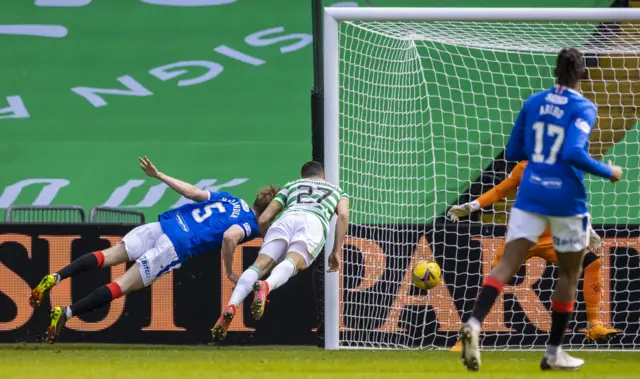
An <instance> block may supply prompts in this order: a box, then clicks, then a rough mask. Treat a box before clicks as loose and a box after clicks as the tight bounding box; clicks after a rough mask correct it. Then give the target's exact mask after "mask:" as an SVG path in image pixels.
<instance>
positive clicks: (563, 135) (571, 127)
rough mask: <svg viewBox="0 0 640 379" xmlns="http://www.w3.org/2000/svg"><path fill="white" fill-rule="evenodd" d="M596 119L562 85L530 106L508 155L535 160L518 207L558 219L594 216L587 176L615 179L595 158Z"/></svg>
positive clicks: (516, 129)
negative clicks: (593, 134)
mask: <svg viewBox="0 0 640 379" xmlns="http://www.w3.org/2000/svg"><path fill="white" fill-rule="evenodd" d="M596 116H597V108H596V106H595V105H594V104H593V103H592V102H591V101H590V100H589V99H587V98H585V97H583V96H582V95H581V94H580V93H578V92H576V91H574V90H572V89H568V88H566V87H564V86H560V85H556V86H554V87H553V88H551V89H549V90H546V91H542V92H538V93H535V94H533V95H532V96H531V97H529V99H527V101H525V103H524V105H523V106H522V110H521V111H520V114H519V115H518V118H517V119H516V121H515V124H514V126H513V131H512V133H511V137H510V139H509V143H508V144H507V149H506V151H505V157H506V159H507V160H512V161H521V160H528V161H529V164H528V165H527V168H526V169H525V171H524V174H523V176H522V181H521V183H520V187H519V190H518V194H517V196H516V202H515V204H514V207H516V208H518V209H522V210H524V211H529V212H534V213H538V214H542V215H546V216H555V217H569V216H578V215H584V214H586V213H588V211H589V210H588V207H587V192H586V189H585V187H584V173H583V172H585V171H586V172H588V173H591V174H593V175H597V176H601V177H603V178H609V177H610V176H611V169H610V168H609V166H608V165H606V164H604V163H602V162H600V161H597V160H595V159H594V158H592V157H591V156H590V155H589V150H588V149H589V135H590V134H591V131H592V130H593V126H594V124H595V122H596Z"/></svg>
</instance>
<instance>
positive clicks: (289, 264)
mask: <svg viewBox="0 0 640 379" xmlns="http://www.w3.org/2000/svg"><path fill="white" fill-rule="evenodd" d="M292 247H293V245H292ZM302 254H304V253H298V252H295V251H290V252H288V253H287V257H286V258H285V260H284V261H282V262H281V263H280V264H278V265H277V266H276V267H275V268H274V269H273V271H271V275H269V277H268V278H267V279H266V280H259V281H257V282H256V283H255V284H254V285H253V303H252V304H251V314H252V315H253V318H254V319H256V320H260V318H261V317H262V315H263V314H264V306H265V305H266V303H267V296H268V295H269V293H270V292H271V291H273V290H275V289H276V288H279V287H282V286H283V285H284V284H285V283H286V282H287V281H288V280H289V278H291V277H292V276H295V275H296V274H297V273H298V272H299V271H302V270H305V269H306V268H307V261H306V259H305V258H304V257H303V256H302Z"/></svg>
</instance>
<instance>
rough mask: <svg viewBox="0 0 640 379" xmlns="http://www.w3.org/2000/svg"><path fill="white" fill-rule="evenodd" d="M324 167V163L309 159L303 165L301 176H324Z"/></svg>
mask: <svg viewBox="0 0 640 379" xmlns="http://www.w3.org/2000/svg"><path fill="white" fill-rule="evenodd" d="M323 175H324V168H323V167H322V163H320V162H316V161H309V162H307V163H305V164H303V165H302V169H300V176H301V177H303V178H311V177H313V176H323Z"/></svg>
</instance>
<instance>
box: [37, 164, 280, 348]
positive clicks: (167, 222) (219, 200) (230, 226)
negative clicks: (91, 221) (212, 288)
mask: <svg viewBox="0 0 640 379" xmlns="http://www.w3.org/2000/svg"><path fill="white" fill-rule="evenodd" d="M139 159H140V168H141V169H142V170H143V171H144V173H145V174H147V175H148V176H150V177H153V178H157V179H159V180H161V181H162V182H164V183H166V184H167V185H168V186H169V187H171V188H172V189H173V190H174V191H176V192H177V193H179V194H180V195H182V196H184V197H186V198H188V199H191V200H193V201H195V203H191V204H185V205H183V206H181V207H179V208H176V209H172V210H170V211H167V212H165V213H163V214H161V215H159V216H158V221H157V222H152V223H148V224H145V225H140V226H138V227H136V228H135V229H133V230H132V231H130V232H129V233H127V235H126V236H124V238H123V240H122V241H121V242H120V243H118V244H116V245H114V246H112V247H110V248H108V249H106V250H104V251H96V252H94V253H91V254H86V255H83V256H82V257H80V258H78V259H76V260H75V261H73V262H71V264H69V265H68V266H66V267H64V268H62V269H61V270H60V271H58V272H56V273H53V274H50V275H47V276H45V277H44V278H43V279H42V280H41V281H40V284H38V286H37V287H36V288H34V289H33V291H32V292H31V297H30V299H29V303H30V304H31V306H33V307H34V308H35V307H37V306H39V305H40V303H41V302H42V298H43V297H44V296H45V294H46V293H47V292H48V291H49V290H51V289H52V288H53V287H54V286H55V285H56V284H58V283H59V282H60V281H61V280H64V279H66V278H69V277H72V276H74V275H77V274H80V273H82V272H85V271H89V270H92V269H97V268H100V267H110V266H113V265H117V264H120V263H123V262H126V261H136V263H134V265H133V266H131V268H130V269H129V270H127V272H125V273H124V274H123V275H122V276H121V277H119V278H118V279H116V280H115V281H113V282H111V283H109V284H107V285H106V286H102V287H100V288H98V289H96V290H95V291H93V292H92V293H91V294H90V295H89V296H87V297H85V298H84V299H81V300H79V301H77V302H75V303H73V304H71V305H69V306H62V307H60V306H56V307H54V308H53V310H52V311H51V324H50V325H49V328H48V331H47V341H48V342H49V343H54V342H55V340H56V338H57V337H58V335H59V334H60V331H61V330H62V328H63V327H64V325H65V323H66V322H67V321H69V319H71V318H72V317H74V316H78V315H81V314H83V313H86V312H89V311H91V310H94V309H97V308H100V307H102V306H104V305H106V304H109V303H111V302H112V301H113V300H115V299H117V298H119V297H120V296H122V295H125V294H127V293H129V292H132V291H137V290H139V289H142V288H144V287H148V286H150V285H151V284H153V282H155V281H156V279H158V278H159V277H160V276H162V275H163V274H166V273H167V272H170V271H172V270H174V269H177V268H179V267H180V265H181V264H182V263H183V262H184V261H186V260H187V259H189V258H191V257H194V256H197V255H200V254H202V253H204V252H207V251H212V250H214V251H217V250H221V253H222V257H223V260H224V265H225V267H226V269H227V273H228V275H229V279H231V280H232V281H234V282H235V281H237V277H236V276H235V274H233V272H232V270H231V267H232V261H233V252H234V250H235V247H236V246H237V245H238V244H240V243H242V242H246V241H250V240H252V239H254V238H255V237H257V236H258V234H259V233H260V229H259V226H258V223H257V219H258V217H259V216H260V214H261V213H262V212H263V211H264V210H265V208H267V206H268V205H269V203H270V202H271V201H272V200H273V198H274V197H275V195H276V194H277V192H278V190H277V189H276V188H275V187H274V186H269V187H266V188H263V189H261V190H260V192H259V193H258V196H257V197H256V199H255V201H254V203H253V206H251V207H250V206H249V205H248V204H247V203H246V202H245V201H244V200H242V199H239V198H237V197H235V196H233V195H230V194H228V193H225V192H209V191H205V190H201V189H198V188H196V187H194V186H193V185H191V184H188V183H185V182H183V181H181V180H178V179H175V178H172V177H170V176H168V175H165V174H163V173H161V172H159V171H158V170H157V169H156V168H155V166H154V165H153V163H151V161H150V160H149V159H148V158H147V157H144V158H139Z"/></svg>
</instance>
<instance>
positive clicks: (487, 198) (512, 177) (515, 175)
mask: <svg viewBox="0 0 640 379" xmlns="http://www.w3.org/2000/svg"><path fill="white" fill-rule="evenodd" d="M525 167H527V161H522V162H520V163H518V164H517V165H516V167H514V168H513V170H511V173H510V174H509V176H508V177H507V178H506V179H505V180H503V181H502V182H500V184H498V185H497V186H495V187H493V188H492V189H490V190H489V191H487V192H485V193H483V194H482V195H480V197H479V198H477V199H476V200H477V201H478V203H479V204H480V208H484V207H487V206H489V205H492V204H494V203H495V202H497V201H499V200H501V199H504V198H505V197H507V195H509V193H510V192H511V191H513V190H514V189H516V188H518V186H519V185H520V181H521V180H522V174H523V173H524V169H525ZM549 235H551V230H549V228H547V229H546V230H545V231H544V233H542V235H541V236H540V237H542V236H549Z"/></svg>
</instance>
